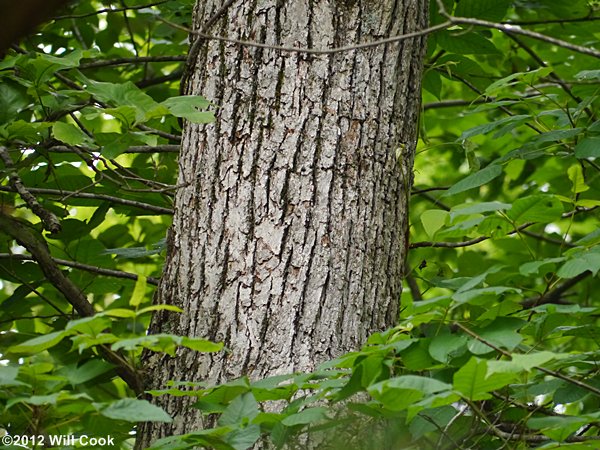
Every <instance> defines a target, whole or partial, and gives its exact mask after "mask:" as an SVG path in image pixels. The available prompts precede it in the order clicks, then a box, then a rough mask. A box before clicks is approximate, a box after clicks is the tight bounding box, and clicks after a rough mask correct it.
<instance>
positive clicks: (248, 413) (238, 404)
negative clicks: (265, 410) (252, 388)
mask: <svg viewBox="0 0 600 450" xmlns="http://www.w3.org/2000/svg"><path fill="white" fill-rule="evenodd" d="M259 413H260V410H259V409H258V403H257V402H256V399H255V398H254V395H253V394H252V392H246V393H244V394H242V395H240V396H238V397H236V398H235V399H234V400H233V401H232V402H231V403H230V404H229V406H227V408H226V409H225V411H223V414H221V417H220V418H219V422H218V423H219V425H221V426H224V425H236V424H240V425H242V424H248V423H250V422H251V421H252V419H254V418H255V417H256V416H258V414H259Z"/></svg>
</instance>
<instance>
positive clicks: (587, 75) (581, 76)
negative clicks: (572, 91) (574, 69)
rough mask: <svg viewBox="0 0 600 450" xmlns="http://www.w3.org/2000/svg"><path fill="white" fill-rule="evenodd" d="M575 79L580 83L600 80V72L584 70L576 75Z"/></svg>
mask: <svg viewBox="0 0 600 450" xmlns="http://www.w3.org/2000/svg"><path fill="white" fill-rule="evenodd" d="M575 79H576V80H579V81H584V80H599V79H600V70H597V69H596V70H582V71H581V72H578V73H577V74H576V75H575Z"/></svg>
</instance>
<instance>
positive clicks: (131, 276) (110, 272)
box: [0, 253, 159, 286]
mask: <svg viewBox="0 0 600 450" xmlns="http://www.w3.org/2000/svg"><path fill="white" fill-rule="evenodd" d="M0 259H15V260H18V261H35V258H34V257H33V256H31V255H21V254H14V253H0ZM52 260H53V261H54V262H55V263H56V264H58V265H59V266H65V267H72V268H73V269H79V270H83V271H86V272H90V273H97V274H98V275H104V276H107V277H115V278H123V279H126V280H134V281H136V280H137V279H138V275H137V274H135V273H130V272H123V271H121V270H115V269H106V268H104V267H98V266H91V265H89V264H83V263H80V262H77V261H69V260H66V259H60V258H52ZM146 280H147V281H148V284H151V285H153V286H157V285H158V281H159V280H158V278H154V277H146Z"/></svg>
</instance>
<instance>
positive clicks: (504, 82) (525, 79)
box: [485, 67, 553, 117]
mask: <svg viewBox="0 0 600 450" xmlns="http://www.w3.org/2000/svg"><path fill="white" fill-rule="evenodd" d="M552 71H553V68H552V67H540V68H539V69H534V70H528V71H527V72H515V73H512V74H510V75H508V76H506V77H504V78H501V79H500V80H497V81H494V82H493V83H492V84H490V85H489V86H488V87H487V88H486V90H485V95H486V96H488V97H493V96H495V95H496V94H498V93H499V92H500V91H502V90H504V89H509V90H514V85H515V84H517V83H525V84H527V85H533V84H534V83H535V82H536V81H537V80H539V79H540V78H544V77H546V76H548V75H550V73H552ZM513 117H515V116H513Z"/></svg>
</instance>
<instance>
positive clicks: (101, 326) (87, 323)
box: [65, 315, 111, 336]
mask: <svg viewBox="0 0 600 450" xmlns="http://www.w3.org/2000/svg"><path fill="white" fill-rule="evenodd" d="M110 324H111V321H110V319H108V318H106V317H102V316H101V315H96V316H91V317H83V318H81V319H77V320H71V321H70V322H69V323H68V324H67V326H66V327H65V331H69V334H74V333H82V334H88V335H90V336H96V335H98V334H100V333H101V332H102V331H103V330H105V329H107V328H110Z"/></svg>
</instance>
